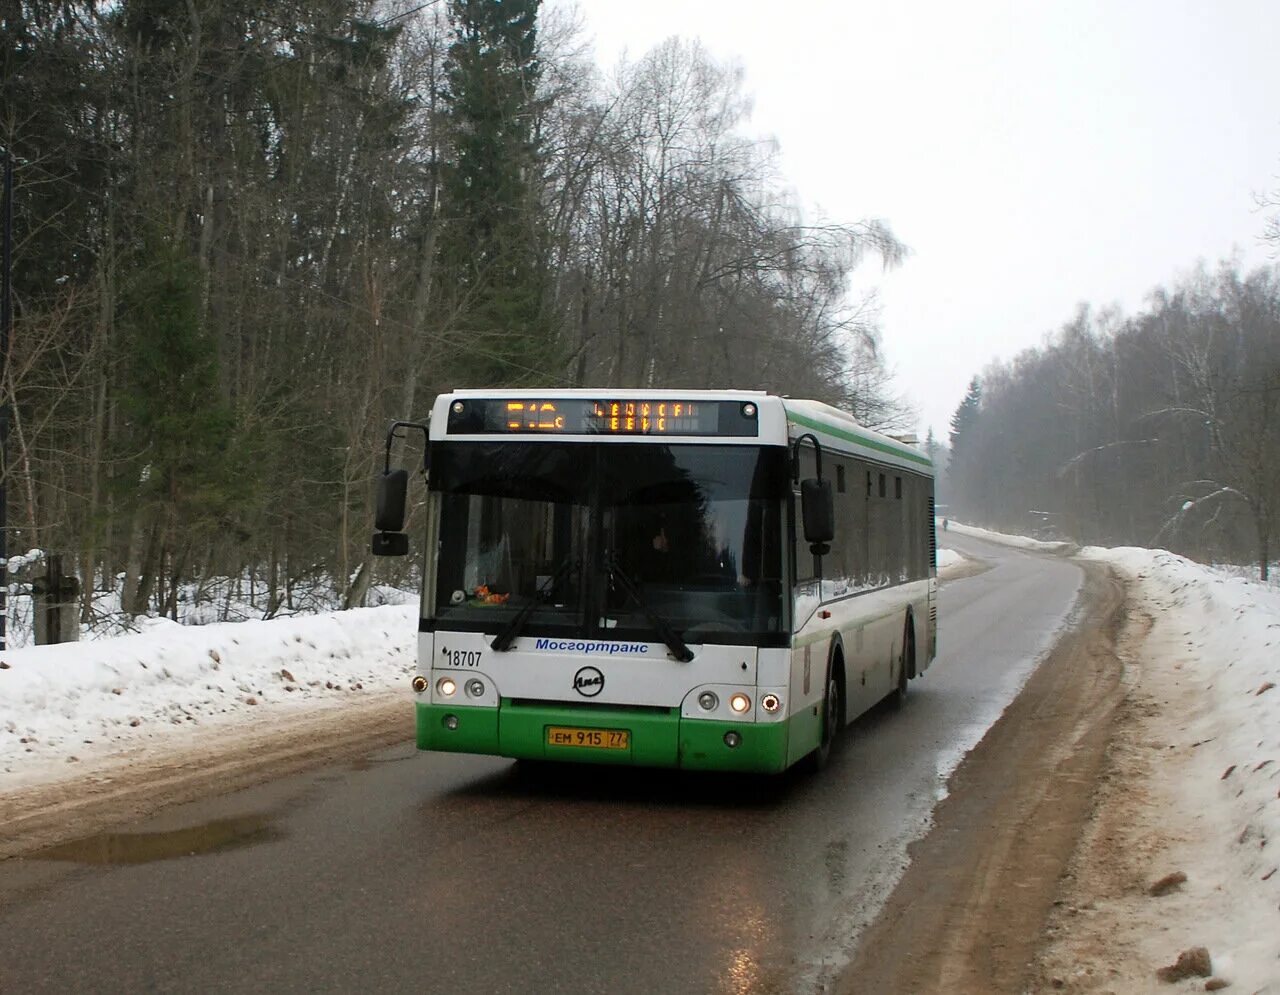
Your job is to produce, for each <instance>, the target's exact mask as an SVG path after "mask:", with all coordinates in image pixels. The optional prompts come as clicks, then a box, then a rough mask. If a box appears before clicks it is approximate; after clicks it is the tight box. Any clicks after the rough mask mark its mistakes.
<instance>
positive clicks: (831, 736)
mask: <svg viewBox="0 0 1280 995" xmlns="http://www.w3.org/2000/svg"><path fill="white" fill-rule="evenodd" d="M843 717H844V690H843V688H842V687H841V684H840V679H839V677H838V676H837V673H836V667H835V665H834V664H833V666H832V668H831V673H830V674H828V675H827V693H826V694H825V695H824V696H823V698H822V741H821V742H820V743H819V744H818V748H817V749H816V750H814V751H813V752H812V753H810V754H809V767H810V769H811V770H814V771H819V770H822V768H824V767H825V766H827V761H828V760H830V759H831V747H832V744H834V743H835V741H836V736H837V735H838V734H839V732H840V725H841V721H840V720H841V719H842V718H843Z"/></svg>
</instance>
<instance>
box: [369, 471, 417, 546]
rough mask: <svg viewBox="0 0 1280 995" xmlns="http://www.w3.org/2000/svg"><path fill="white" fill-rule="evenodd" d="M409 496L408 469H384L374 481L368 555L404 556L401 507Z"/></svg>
mask: <svg viewBox="0 0 1280 995" xmlns="http://www.w3.org/2000/svg"><path fill="white" fill-rule="evenodd" d="M408 493H409V471H408V470H384V471H383V473H382V476H380V477H379V478H378V501H377V505H376V509H375V512H374V520H373V524H374V527H375V528H376V529H377V530H378V531H377V532H375V533H374V535H373V544H372V552H373V555H374V556H405V555H407V554H408V552H409V537H408V536H407V535H405V534H404V531H403V529H404V506H405V500H406V498H407V496H408Z"/></svg>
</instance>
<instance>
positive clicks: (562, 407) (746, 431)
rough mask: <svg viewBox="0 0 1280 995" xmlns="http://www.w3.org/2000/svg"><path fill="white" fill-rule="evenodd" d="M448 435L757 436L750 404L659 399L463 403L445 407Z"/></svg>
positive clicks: (470, 400) (478, 400) (480, 400)
mask: <svg viewBox="0 0 1280 995" xmlns="http://www.w3.org/2000/svg"><path fill="white" fill-rule="evenodd" d="M447 431H448V434H450V435H506V434H510V435H716V436H752V437H754V436H756V435H758V434H759V419H758V411H757V409H756V406H755V404H753V403H751V402H750V401H745V402H744V401H683V400H668V399H666V398H663V399H661V400H658V399H644V398H609V399H601V400H580V399H577V398H571V399H565V398H559V399H556V398H549V399H546V400H540V399H529V398H519V399H515V398H467V399H465V400H457V401H454V402H453V404H452V405H450V407H449V425H448V430H447Z"/></svg>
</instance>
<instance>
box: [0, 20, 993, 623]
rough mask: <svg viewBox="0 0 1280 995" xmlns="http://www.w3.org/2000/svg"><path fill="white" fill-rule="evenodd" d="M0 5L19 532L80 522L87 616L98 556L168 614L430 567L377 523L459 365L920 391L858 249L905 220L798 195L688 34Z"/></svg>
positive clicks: (883, 259)
mask: <svg viewBox="0 0 1280 995" xmlns="http://www.w3.org/2000/svg"><path fill="white" fill-rule="evenodd" d="M0 11H2V13H0V20H2V22H3V23H2V30H3V36H4V38H5V41H6V44H5V45H4V46H3V50H2V51H0V86H2V87H3V98H4V99H3V111H2V112H0V114H2V118H0V146H2V151H4V152H5V153H6V154H7V155H10V156H11V157H12V161H13V163H14V182H15V186H14V192H13V203H14V225H13V231H14V247H13V294H12V301H13V329H12V338H11V347H10V352H9V355H8V357H7V360H8V361H7V364H6V367H5V383H4V385H3V386H4V390H5V392H6V394H7V396H8V398H10V399H11V405H10V420H9V428H8V437H7V444H6V447H5V466H4V474H5V484H6V494H7V514H8V527H9V531H8V549H9V552H10V554H11V555H12V554H14V553H18V552H22V551H25V550H27V549H39V550H46V551H50V552H54V551H56V552H58V553H59V554H61V555H62V556H63V557H64V558H65V560H66V563H67V566H66V568H65V569H67V571H68V572H72V571H74V573H75V574H76V575H77V576H78V577H79V579H80V581H81V584H82V587H83V591H84V594H83V606H84V621H86V622H92V620H93V602H94V592H95V591H96V592H97V593H98V595H103V594H106V595H110V596H112V598H114V599H117V603H118V604H119V605H120V606H121V607H122V608H123V610H124V611H125V612H126V613H127V614H148V613H150V614H161V615H168V616H170V617H172V618H175V619H177V618H179V615H180V611H182V612H185V611H186V609H185V608H184V607H182V606H181V605H182V604H185V603H186V602H189V601H191V600H192V599H195V600H200V598H202V597H203V598H206V599H207V597H209V596H210V595H209V592H210V591H212V590H213V589H214V587H215V586H217V585H218V584H221V585H222V586H223V588H225V587H226V584H227V583H232V584H234V586H235V587H236V597H237V599H240V600H243V599H244V598H247V599H248V601H249V602H250V603H251V604H253V605H254V607H255V610H256V611H257V613H258V614H259V615H260V616H266V617H270V616H272V615H275V614H278V613H281V612H287V611H293V610H297V609H298V608H300V607H303V606H305V605H307V604H313V603H324V604H328V605H332V606H339V607H343V606H345V607H350V606H354V605H359V604H363V603H367V601H368V598H369V592H370V589H371V585H373V584H380V583H393V584H397V583H398V584H401V585H402V586H405V585H409V584H411V583H412V581H413V579H414V578H413V577H411V576H407V575H406V573H405V571H409V572H412V571H413V570H414V569H415V567H414V564H413V563H404V562H400V563H397V564H393V565H390V566H388V565H386V564H384V563H380V564H378V566H377V568H376V570H375V565H374V561H373V558H372V557H371V556H370V554H369V533H370V528H371V520H372V501H373V481H374V478H375V475H376V473H377V472H378V471H379V470H380V468H381V464H380V458H381V456H380V448H381V444H382V439H383V436H384V433H385V431H386V426H387V425H388V423H389V422H390V421H391V420H393V419H400V418H406V419H422V418H424V417H425V415H426V412H427V411H428V410H429V406H430V403H431V400H432V398H433V396H434V395H435V394H436V393H437V392H439V391H441V390H445V389H450V388H454V387H464V386H466V387H476V386H498V385H508V386H534V385H537V386H578V385H583V386H597V385H598V386H602V387H615V388H616V387H631V388H638V387H658V386H669V387H688V388H696V387H717V386H735V387H750V388H764V389H768V390H771V391H776V392H785V393H789V394H792V395H795V396H808V397H815V398H819V399H822V400H826V401H829V402H831V403H834V404H838V405H840V406H842V407H844V408H846V409H848V410H851V411H853V412H854V413H855V414H856V415H857V416H858V417H859V418H860V419H861V420H862V421H863V422H864V423H866V424H868V425H870V426H872V427H877V428H891V427H895V426H902V425H904V424H906V423H907V422H908V421H909V412H908V411H907V410H906V409H905V407H904V405H903V404H902V402H901V401H900V400H898V399H897V398H896V397H895V395H894V393H893V391H892V388H891V385H890V383H889V378H888V375H887V373H886V370H885V366H884V364H883V362H882V359H881V355H880V352H879V349H878V337H879V336H878V325H877V320H878V319H877V314H876V307H875V300H874V296H873V295H869V294H867V293H866V292H862V291H859V290H858V288H857V287H856V285H855V283H854V281H853V274H854V271H855V270H856V269H857V267H858V266H859V265H860V264H862V263H864V262H865V263H868V264H870V263H877V264H879V265H881V266H893V265H896V264H898V263H899V262H900V261H901V260H902V259H903V257H904V254H905V252H906V249H905V247H904V246H903V245H902V244H901V243H900V242H899V241H898V240H897V239H896V238H895V236H894V235H893V233H892V231H891V230H890V228H889V227H888V226H887V225H886V224H885V223H883V222H881V221H878V220H874V219H868V220H859V221H856V222H852V223H841V222H834V221H829V220H827V219H811V218H807V217H806V215H805V212H804V211H803V210H802V208H801V202H800V200H799V195H798V194H796V193H795V192H793V191H791V190H790V189H789V188H788V187H787V185H786V183H785V181H784V178H783V177H782V176H781V175H780V170H779V166H778V156H779V150H778V149H777V147H776V146H775V145H774V144H773V143H771V142H769V141H761V140H759V139H757V138H756V137H753V136H752V135H751V134H750V133H749V132H748V131H747V130H746V127H747V125H748V121H749V112H750V100H749V98H748V96H747V94H746V93H745V92H744V88H743V78H742V73H741V71H740V70H739V69H738V68H736V67H735V66H733V65H726V64H721V63H718V62H717V61H715V60H714V59H712V58H711V57H709V55H708V54H707V53H706V52H705V51H704V50H703V49H702V48H701V47H700V46H699V45H698V44H697V43H694V42H684V41H680V40H677V39H672V40H670V41H668V42H666V43H664V44H662V45H660V46H658V47H656V48H655V49H653V50H652V51H649V52H647V53H645V54H643V55H642V56H640V57H639V58H637V59H635V60H633V61H631V60H628V61H624V62H622V63H621V64H619V65H617V66H616V67H614V68H613V69H612V70H611V71H609V72H604V71H602V70H600V69H598V68H597V67H596V66H595V63H594V61H593V59H592V56H591V53H590V50H589V49H588V48H587V47H586V46H585V44H584V42H583V40H582V39H583V37H584V29H583V26H582V25H581V24H579V23H575V22H574V20H573V18H572V16H571V15H568V14H555V15H552V14H548V13H546V12H544V11H542V10H540V9H539V3H538V0H507V2H502V3H498V2H495V0H450V2H448V3H442V2H436V3H428V4H425V5H413V4H403V5H400V6H396V5H394V4H385V3H380V2H367V0H318V2H314V0H307V2H301V0H285V2H280V0H272V2H266V0H188V2H187V3H185V4H176V3H172V2H169V0H119V2H113V3H100V2H97V0H58V2H53V0H14V2H11V3H6V4H4V5H3V7H2V8H0ZM993 396H994V395H993ZM397 455H398V457H399V458H400V459H402V460H403V461H404V463H405V464H406V465H411V464H412V463H413V462H414V459H415V457H414V454H413V453H412V452H401V453H398V454H397ZM419 493H420V492H419ZM410 528H411V529H412V528H414V524H413V523H412V522H411V523H410ZM409 559H410V560H412V559H413V558H409ZM386 571H389V572H386ZM397 571H399V572H397ZM193 592H194V593H193ZM230 601H231V596H230V594H228V596H227V602H228V603H230ZM180 603H181V604H180Z"/></svg>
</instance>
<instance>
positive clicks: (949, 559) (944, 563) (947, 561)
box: [938, 547, 964, 573]
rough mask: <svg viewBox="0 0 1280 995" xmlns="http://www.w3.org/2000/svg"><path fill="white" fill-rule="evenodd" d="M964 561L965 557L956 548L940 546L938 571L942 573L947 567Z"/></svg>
mask: <svg viewBox="0 0 1280 995" xmlns="http://www.w3.org/2000/svg"><path fill="white" fill-rule="evenodd" d="M963 562H964V557H963V556H961V555H960V554H959V553H957V552H956V551H955V550H954V549H943V548H941V547H939V548H938V572H939V573H941V572H942V571H943V570H946V569H947V567H954V566H959V565H960V564H961V563H963Z"/></svg>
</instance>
